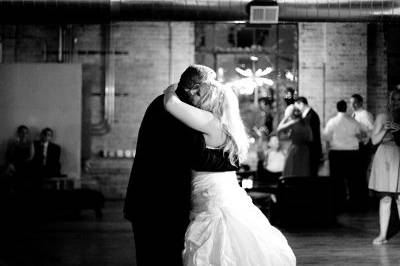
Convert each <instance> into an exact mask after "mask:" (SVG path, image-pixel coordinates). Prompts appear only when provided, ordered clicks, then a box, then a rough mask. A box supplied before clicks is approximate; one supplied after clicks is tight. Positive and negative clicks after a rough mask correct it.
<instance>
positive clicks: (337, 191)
mask: <svg viewBox="0 0 400 266" xmlns="http://www.w3.org/2000/svg"><path fill="white" fill-rule="evenodd" d="M340 157H341V155H340V152H339V151H334V150H332V151H330V152H329V169H330V176H331V178H332V184H333V189H332V192H333V199H334V208H335V212H336V213H338V212H340V211H341V210H342V208H343V203H344V197H345V194H344V193H345V191H344V180H343V176H342V175H341V166H340Z"/></svg>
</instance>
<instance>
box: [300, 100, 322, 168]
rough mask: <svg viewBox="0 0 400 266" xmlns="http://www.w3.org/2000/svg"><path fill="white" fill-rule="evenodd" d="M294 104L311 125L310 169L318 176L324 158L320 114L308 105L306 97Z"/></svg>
mask: <svg viewBox="0 0 400 266" xmlns="http://www.w3.org/2000/svg"><path fill="white" fill-rule="evenodd" d="M294 105H295V107H296V108H297V109H299V110H300V111H301V113H302V117H303V119H304V121H305V123H306V124H308V125H309V126H310V127H311V132H312V141H311V142H310V143H309V149H310V170H311V175H312V176H317V175H318V169H319V165H320V162H321V158H322V146H321V128H320V120H319V116H318V114H317V113H316V112H315V111H314V110H313V109H312V108H311V107H310V106H309V105H308V101H307V99H306V98H305V97H298V98H297V99H296V102H295V104H294Z"/></svg>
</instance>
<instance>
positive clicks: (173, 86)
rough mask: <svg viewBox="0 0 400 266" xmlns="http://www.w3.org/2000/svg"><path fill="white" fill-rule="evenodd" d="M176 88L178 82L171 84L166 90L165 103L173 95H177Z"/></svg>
mask: <svg viewBox="0 0 400 266" xmlns="http://www.w3.org/2000/svg"><path fill="white" fill-rule="evenodd" d="M176 88H177V84H171V85H169V86H168V88H166V89H165V90H164V105H166V104H167V103H168V101H169V100H170V99H171V98H172V97H174V96H176V93H175V90H176Z"/></svg>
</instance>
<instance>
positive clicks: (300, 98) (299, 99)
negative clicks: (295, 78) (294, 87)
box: [296, 96, 308, 105]
mask: <svg viewBox="0 0 400 266" xmlns="http://www.w3.org/2000/svg"><path fill="white" fill-rule="evenodd" d="M296 102H301V103H304V104H305V105H308V101H307V98H306V97H303V96H300V97H298V98H297V99H296Z"/></svg>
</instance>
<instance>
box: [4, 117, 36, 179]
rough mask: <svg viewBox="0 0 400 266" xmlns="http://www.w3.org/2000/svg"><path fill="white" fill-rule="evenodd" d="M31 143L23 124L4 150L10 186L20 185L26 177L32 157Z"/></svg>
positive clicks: (26, 128) (6, 174) (27, 130)
mask: <svg viewBox="0 0 400 266" xmlns="http://www.w3.org/2000/svg"><path fill="white" fill-rule="evenodd" d="M33 154H34V149H33V143H32V141H31V139H30V137H29V129H28V127H27V126H25V125H21V126H19V127H18V128H17V138H16V139H15V140H14V141H12V142H11V143H10V145H9V146H8V148H7V152H6V171H5V172H6V173H5V176H7V177H10V178H12V179H10V180H9V181H10V183H11V184H12V186H14V185H17V186H18V185H21V183H22V182H25V181H26V180H27V179H28V174H29V173H30V163H31V160H32V158H33Z"/></svg>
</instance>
